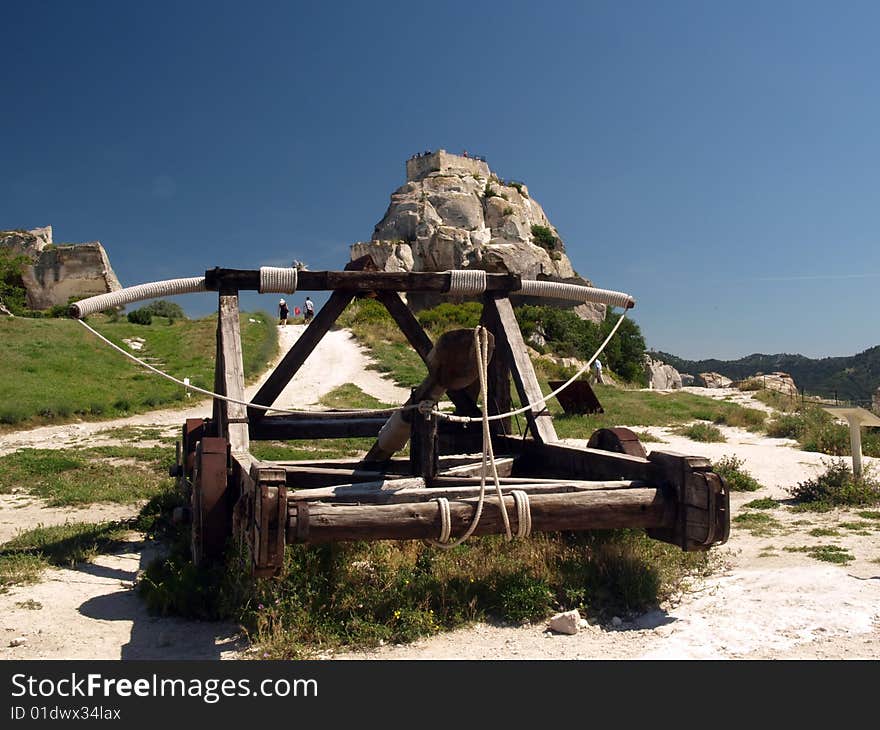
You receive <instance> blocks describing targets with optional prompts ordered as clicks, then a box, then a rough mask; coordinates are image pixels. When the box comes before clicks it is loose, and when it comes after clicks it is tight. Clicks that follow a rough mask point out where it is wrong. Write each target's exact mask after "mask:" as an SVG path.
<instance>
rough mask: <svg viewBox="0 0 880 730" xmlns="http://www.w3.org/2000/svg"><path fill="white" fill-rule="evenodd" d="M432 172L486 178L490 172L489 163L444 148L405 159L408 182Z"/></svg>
mask: <svg viewBox="0 0 880 730" xmlns="http://www.w3.org/2000/svg"><path fill="white" fill-rule="evenodd" d="M432 172H451V173H454V174H456V175H479V176H480V177H483V178H486V179H487V180H488V178H489V175H491V172H490V171H489V165H487V164H486V163H485V162H483V161H482V160H475V159H474V158H473V157H462V156H461V155H453V154H450V153H449V152H447V151H446V150H437V151H436V152H432V153H431V154H430V155H423V156H422V157H411V158H410V159H408V160H407V161H406V179H407V181H408V182H413V181H415V180H421V179H422V178H423V177H425V176H426V175H429V174H430V173H432Z"/></svg>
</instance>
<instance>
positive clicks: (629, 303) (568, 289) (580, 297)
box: [517, 279, 635, 309]
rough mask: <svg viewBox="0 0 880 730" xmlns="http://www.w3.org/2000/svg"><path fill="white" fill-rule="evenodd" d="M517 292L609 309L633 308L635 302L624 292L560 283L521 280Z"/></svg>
mask: <svg viewBox="0 0 880 730" xmlns="http://www.w3.org/2000/svg"><path fill="white" fill-rule="evenodd" d="M517 291H518V292H519V293H520V294H525V295H527V296H533V297H548V298H550V299H565V300H568V301H571V302H593V303H595V304H607V305H608V306H609V307H622V308H624V309H629V308H630V307H633V306H635V300H634V299H633V298H632V297H631V296H630V295H629V294H625V293H624V292H620V291H611V290H610V289H596V288H595V287H592V286H583V285H581V284H566V283H564V282H561V281H538V280H537V279H523V280H522V288H521V289H518V290H517Z"/></svg>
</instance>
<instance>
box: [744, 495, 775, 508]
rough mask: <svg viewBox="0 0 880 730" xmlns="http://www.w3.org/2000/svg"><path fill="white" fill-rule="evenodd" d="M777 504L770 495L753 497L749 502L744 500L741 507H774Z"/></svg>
mask: <svg viewBox="0 0 880 730" xmlns="http://www.w3.org/2000/svg"><path fill="white" fill-rule="evenodd" d="M778 506H779V502H777V501H776V500H775V499H770V497H763V498H762V499H753V500H752V501H751V502H746V503H745V504H744V505H743V507H746V508H748V509H776V508H777V507H778Z"/></svg>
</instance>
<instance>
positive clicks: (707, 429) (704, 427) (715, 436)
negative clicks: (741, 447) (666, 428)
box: [678, 423, 726, 443]
mask: <svg viewBox="0 0 880 730" xmlns="http://www.w3.org/2000/svg"><path fill="white" fill-rule="evenodd" d="M678 433H680V434H681V435H682V436H686V437H687V438H689V439H690V440H691V441H704V442H706V443H721V442H722V441H725V440H726V439H725V438H724V434H722V433H721V431H720V430H719V429H718V427H717V426H713V425H712V424H711V423H694V424H692V425H690V426H682V427H681V428H679V429H678Z"/></svg>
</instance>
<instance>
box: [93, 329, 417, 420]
mask: <svg viewBox="0 0 880 730" xmlns="http://www.w3.org/2000/svg"><path fill="white" fill-rule="evenodd" d="M77 321H78V322H79V323H80V324H81V325H82V326H83V327H85V328H86V329H87V330H88V331H89V332H91V333H92V334H93V335H95V337H97V338H98V339H99V340H101V341H102V342H104V343H106V344H108V345H110V347H112V348H113V349H114V350H116V351H117V352H119V353H122V354H123V355H125V357H127V358H128V359H129V360H131V361H132V362H135V363H137V364H138V365H141V366H143V367H145V368H146V369H147V370H149V371H151V372H153V373H155V374H156V375H160V376H162V377H163V378H165V379H166V380H170V381H171V382H172V383H177V384H178V385H182V386H183V387H184V388H186V389H187V390H194V391H195V392H196V393H202V394H203V395H207V396H210V397H211V398H218V399H220V400H223V401H226V402H227V403H237V404H238V405H241V406H247V407H248V408H255V409H257V410H258V411H266V412H268V411H272V412H273V413H282V414H285V415H288V416H297V415H301V414H305V413H316V412H317V413H320V411H288V410H285V409H283V408H274V407H272V406H263V405H260V404H258V403H252V402H250V401H244V400H237V399H236V398H230V397H228V396H225V395H220V394H219V393H215V392H214V391H212V390H205V389H204V388H199V387H198V386H197V385H192V384H191V383H186V382H184V381H183V380H179V379H178V378H175V377H174V376H173V375H169V374H168V373H166V372H163V371H162V370H159V368H156V367H153V366H152V365H150V363H148V362H144V361H143V360H141V359H140V358H138V357H135V356H134V355H132V354H131V353H130V352H126V351H125V350H123V349H122V348H121V347H120V346H119V345H117V344H116V343H114V342H111V341H110V340H108V339H107V338H106V337H104V335H102V334H101V333H100V332H98V331H97V330H96V329H94V328H93V327H90V326H89V325H88V323H86V322H84V321H83V320H81V319H79V320H77ZM417 408H418V406H417V405H411V406H401V410H405V411H408V410H415V409H417ZM361 412H362V411H334V413H339V414H346V413H351V414H352V415H355V414H358V413H361Z"/></svg>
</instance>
